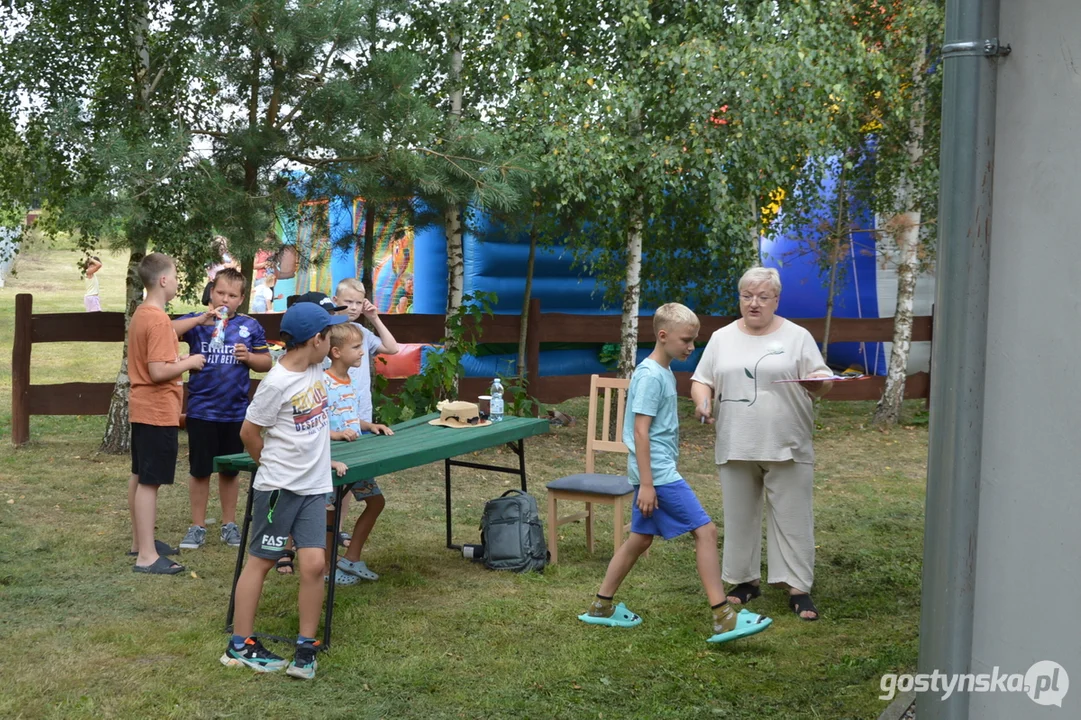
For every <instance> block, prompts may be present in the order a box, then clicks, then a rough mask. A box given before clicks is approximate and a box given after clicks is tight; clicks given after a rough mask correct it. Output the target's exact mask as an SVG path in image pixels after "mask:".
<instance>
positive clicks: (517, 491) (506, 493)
mask: <svg viewBox="0 0 1081 720" xmlns="http://www.w3.org/2000/svg"><path fill="white" fill-rule="evenodd" d="M511 493H517V494H518V495H525V494H526V493H524V492H522V491H521V490H519V489H518V488H511V489H510V490H508V491H507V492H505V493H503V494H502V495H500V496H499V497H507V496H508V495H510V494H511Z"/></svg>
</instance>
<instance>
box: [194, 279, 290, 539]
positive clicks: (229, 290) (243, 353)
mask: <svg viewBox="0 0 1081 720" xmlns="http://www.w3.org/2000/svg"><path fill="white" fill-rule="evenodd" d="M246 285H247V283H246V282H245V280H244V276H243V275H242V274H241V273H240V272H239V271H237V270H235V269H233V268H228V267H227V268H222V269H221V270H219V271H218V274H217V275H216V276H215V278H214V283H213V285H212V286H211V288H210V309H209V310H208V311H207V312H204V313H190V314H188V315H184V316H183V317H180V318H177V319H176V320H174V321H173V330H175V331H176V334H177V335H178V336H179V337H180V339H181V340H183V341H184V342H186V343H187V344H188V346H189V347H190V348H191V352H193V353H200V354H202V355H203V356H204V357H206V365H205V366H204V367H203V372H201V373H193V374H192V376H191V378H190V379H189V380H188V413H187V430H188V450H189V466H190V471H191V480H190V481H189V483H188V490H189V495H190V498H191V527H189V528H188V532H187V533H186V534H185V535H184V539H183V540H182V541H181V542H180V547H181V548H183V549H185V550H195V549H198V548H200V547H202V546H203V543H204V542H206V506H207V501H208V499H209V497H210V474H211V473H212V472H213V470H214V458H215V457H216V456H218V455H231V454H233V453H240V452H244V444H243V443H241V441H240V426H241V425H242V424H243V423H244V414H245V413H246V412H247V410H248V392H249V389H250V387H251V378H250V375H249V371H250V370H255V371H256V372H266V371H268V370H270V366H271V364H272V363H271V359H270V352H269V350H268V348H267V344H266V335H265V334H264V332H263V327H262V326H261V325H260V324H259V323H258V322H256V321H255V320H254V319H252V318H250V317H248V316H247V315H237V314H236V310H237V308H238V307H240V303H241V302H243V301H244V291H245V289H246ZM223 308H224V309H225V311H224V312H223V311H222V309H223ZM219 320H223V321H224V323H223V326H221V325H222V324H221V323H219ZM216 332H221V333H222V334H223V336H222V337H221V338H219V339H215V337H214V335H215V333H216ZM237 492H238V484H237V479H236V473H229V472H223V473H218V494H219V495H220V496H221V541H222V542H223V543H225V544H227V545H229V546H230V547H239V546H240V530H239V529H238V528H237V525H236V503H237Z"/></svg>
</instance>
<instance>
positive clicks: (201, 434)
mask: <svg viewBox="0 0 1081 720" xmlns="http://www.w3.org/2000/svg"><path fill="white" fill-rule="evenodd" d="M243 424H244V423H243V422H216V421H214V420H200V419H198V418H193V417H191V416H189V417H188V420H187V426H188V470H189V471H190V472H191V476H192V477H197V478H205V477H210V474H211V473H213V472H214V458H216V457H217V456H219V455H235V454H236V453H242V452H244V443H242V442H241V441H240V426H241V425H243ZM221 474H222V475H224V476H225V477H236V475H237V473H236V472H235V471H226V472H223V473H221Z"/></svg>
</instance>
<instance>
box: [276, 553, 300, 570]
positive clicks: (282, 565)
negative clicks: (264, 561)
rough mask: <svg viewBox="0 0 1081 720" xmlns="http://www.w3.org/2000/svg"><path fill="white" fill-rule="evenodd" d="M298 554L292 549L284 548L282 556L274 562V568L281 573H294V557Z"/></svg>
mask: <svg viewBox="0 0 1081 720" xmlns="http://www.w3.org/2000/svg"><path fill="white" fill-rule="evenodd" d="M296 556H297V554H296V553H295V552H294V551H292V550H283V551H282V556H281V557H280V558H278V561H277V562H275V563H274V570H275V571H277V573H278V574H279V575H292V574H293V558H295V557H296Z"/></svg>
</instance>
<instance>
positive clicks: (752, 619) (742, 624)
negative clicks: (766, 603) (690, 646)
mask: <svg viewBox="0 0 1081 720" xmlns="http://www.w3.org/2000/svg"><path fill="white" fill-rule="evenodd" d="M772 624H773V619H772V618H768V617H766V616H765V615H758V614H756V613H753V612H751V611H750V610H740V611H739V615H737V616H736V626H735V627H734V628H732V629H731V630H729V631H728V632H722V633H717V634H716V635H713V636H712V637H710V638H708V639H707V640H706V642H710V643H718V644H719V643H726V642H728V641H729V640H738V639H739V638H743V637H748V636H750V635H757V634H758V633H760V632H762V631H763V630H765V629H766V628H768V627H769V626H770V625H772Z"/></svg>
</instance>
